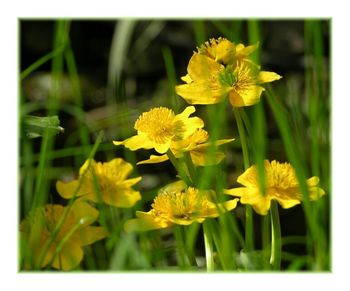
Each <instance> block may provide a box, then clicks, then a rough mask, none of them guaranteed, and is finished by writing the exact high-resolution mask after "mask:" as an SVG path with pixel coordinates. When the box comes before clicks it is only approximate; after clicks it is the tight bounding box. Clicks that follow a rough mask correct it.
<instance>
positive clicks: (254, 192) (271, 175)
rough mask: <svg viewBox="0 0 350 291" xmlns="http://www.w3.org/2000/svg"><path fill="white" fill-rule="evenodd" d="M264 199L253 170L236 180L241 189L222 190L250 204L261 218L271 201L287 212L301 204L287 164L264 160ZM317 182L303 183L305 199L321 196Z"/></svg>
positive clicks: (300, 197) (309, 180)
mask: <svg viewBox="0 0 350 291" xmlns="http://www.w3.org/2000/svg"><path fill="white" fill-rule="evenodd" d="M264 168H265V184H266V193H265V196H263V194H262V193H261V191H260V189H259V181H258V172H257V168H256V166H255V165H254V166H252V167H250V168H248V169H247V170H246V171H245V172H244V173H243V174H242V175H240V176H239V177H238V179H237V182H238V183H240V184H242V185H244V186H245V187H239V188H234V189H229V190H225V193H226V194H230V195H233V196H238V197H241V199H240V202H241V203H243V204H250V205H252V207H253V208H254V210H255V211H256V212H257V213H259V214H261V215H265V214H267V211H268V210H269V209H270V204H271V200H276V201H277V202H278V203H279V204H280V205H281V206H282V207H283V208H291V207H293V206H295V205H297V204H299V203H300V202H301V201H302V198H303V196H302V193H301V191H300V189H299V185H298V180H297V177H296V175H295V171H294V169H293V167H292V166H291V165H290V164H289V163H279V162H277V161H272V162H269V161H267V160H265V162H264ZM318 182H319V178H318V177H312V178H309V179H308V180H307V185H308V190H309V199H310V200H311V201H313V200H317V199H318V198H320V197H321V196H323V195H324V194H325V192H324V190H323V189H321V188H320V187H318V186H317V185H318Z"/></svg>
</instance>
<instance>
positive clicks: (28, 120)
mask: <svg viewBox="0 0 350 291" xmlns="http://www.w3.org/2000/svg"><path fill="white" fill-rule="evenodd" d="M23 125H24V131H25V134H26V135H27V136H28V137H29V138H36V137H40V136H43V135H44V133H45V131H46V132H47V133H48V134H49V135H55V134H58V133H60V132H64V128H62V127H61V126H60V120H59V119H58V116H57V115H54V116H44V117H39V116H32V115H27V116H25V117H24V118H23Z"/></svg>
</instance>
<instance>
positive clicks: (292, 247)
mask: <svg viewBox="0 0 350 291" xmlns="http://www.w3.org/2000/svg"><path fill="white" fill-rule="evenodd" d="M252 21H253V22H254V25H255V27H258V32H259V49H258V54H257V55H258V57H259V58H260V65H261V67H262V70H265V71H273V72H276V73H278V74H279V75H281V76H283V79H281V80H280V81H278V82H274V83H273V84H271V87H272V88H273V91H274V93H275V95H276V96H277V98H278V100H279V101H280V102H281V104H283V106H284V107H285V110H286V114H288V118H289V121H290V124H291V126H292V129H293V130H292V132H291V133H290V134H291V135H292V137H293V140H295V141H296V144H297V146H298V148H299V150H300V153H301V154H302V155H303V160H304V161H306V165H307V169H308V174H309V176H308V177H311V175H318V176H319V177H320V180H321V187H322V188H323V189H325V191H326V193H328V194H329V193H330V121H329V116H330V91H329V88H330V83H329V66H330V21H329V20H322V19H321V20H318V19H313V20H302V19H281V20H280V19H275V20H265V19H261V20H240V19H193V20H191V19H184V20H175V19H174V20H166V19H142V20H137V19H119V20H112V19H106V20H104V19H103V20H102V19H101V20H78V19H77V20H57V21H56V20H32V19H28V20H25V19H22V20H21V21H20V32H19V35H20V50H19V59H20V72H22V78H21V85H20V89H21V90H20V93H21V96H20V108H19V110H20V117H21V118H23V117H24V116H27V115H35V116H48V115H58V117H59V120H60V126H61V127H63V128H64V132H61V133H59V134H57V135H55V136H54V137H53V138H52V139H50V141H48V142H47V144H46V150H45V151H46V155H43V140H42V138H41V137H38V138H29V137H28V132H27V131H26V129H25V126H23V124H22V123H21V138H20V193H19V195H20V200H19V201H20V218H21V219H22V218H23V217H24V215H26V214H27V213H28V211H29V210H30V209H31V207H32V205H34V204H37V203H38V201H36V200H35V199H37V198H35V197H37V195H38V193H41V194H40V195H39V196H40V197H41V198H40V199H42V200H40V201H41V202H54V203H62V204H64V203H66V202H65V201H64V200H63V199H61V198H60V197H59V195H58V194H57V192H56V190H55V183H56V181H57V180H65V181H68V180H71V179H74V178H76V176H77V174H78V170H79V168H80V166H81V165H82V164H83V162H84V161H85V159H86V157H87V156H88V153H89V151H90V150H91V147H92V145H93V143H94V142H95V140H96V136H97V134H98V133H99V132H100V131H103V133H104V135H103V142H102V143H101V145H100V146H99V148H98V151H97V153H96V155H95V160H97V161H108V160H110V159H112V158H114V157H123V158H124V159H125V160H127V161H128V162H130V163H132V164H133V165H134V166H135V168H134V172H133V176H136V175H141V176H143V179H142V181H141V182H140V184H139V189H140V191H141V193H142V195H143V199H142V201H141V202H140V203H138V205H137V206H136V208H135V209H137V210H139V209H143V210H145V211H148V209H149V205H150V204H151V203H152V199H153V198H154V195H155V193H156V189H159V188H160V187H162V186H164V185H165V184H166V183H168V182H171V181H173V180H174V177H175V175H176V172H175V170H174V169H173V167H172V166H171V164H170V163H169V162H166V163H161V164H154V165H140V166H137V167H136V162H137V161H140V160H143V159H146V158H148V157H149V155H150V152H149V151H146V150H140V151H137V152H130V151H128V150H126V149H124V148H123V147H115V146H114V145H113V144H112V140H122V139H124V138H127V137H130V136H131V135H134V133H135V131H134V129H133V126H134V122H135V121H136V119H137V117H138V116H139V115H140V114H141V113H142V112H144V111H147V110H149V109H150V108H152V107H156V106H165V107H169V108H173V109H174V111H175V112H176V113H179V112H180V111H182V110H183V108H184V107H185V106H186V103H185V102H184V101H183V99H182V98H181V97H179V96H177V95H176V93H175V91H174V86H175V85H176V84H180V83H182V81H181V80H180V77H181V76H184V75H186V73H187V71H186V68H187V64H188V61H189V59H190V57H191V56H192V54H193V51H196V47H197V46H199V45H200V44H202V43H204V42H205V41H207V40H209V39H210V38H218V37H226V38H228V39H229V40H231V41H234V42H235V43H239V42H241V43H243V44H245V45H249V44H254V43H255V40H254V39H252V33H251V28H252V24H251V23H252ZM45 56H47V59H45ZM43 57H44V60H43V62H41V63H40V65H39V66H34V67H33V69H32V70H29V72H30V73H28V74H26V75H23V72H25V71H26V70H27V69H28V68H30V67H31V66H32V65H33V64H35V62H37V61H38V60H39V59H41V58H43ZM27 72H28V71H27ZM266 98H267V96H266V95H265V94H263V95H262V98H261V100H262V101H261V103H262V106H263V108H264V109H265V110H264V112H265V118H266V141H267V147H266V158H268V159H270V160H273V159H276V160H278V161H281V162H284V161H288V157H287V155H286V151H285V148H284V145H283V141H282V139H281V137H280V134H279V130H278V127H277V125H276V122H275V120H274V117H273V114H272V112H271V109H270V108H269V107H268V103H267V102H266V100H265V99H266ZM196 109H197V112H196V115H197V116H200V117H202V118H203V119H204V120H205V121H206V120H208V116H207V115H208V112H207V111H206V109H205V106H196ZM245 110H246V113H247V116H248V118H253V117H252V116H253V114H254V113H253V112H252V108H251V107H247V108H245ZM226 114H227V115H226V116H227V128H225V129H224V130H223V131H222V132H221V133H220V138H233V137H234V138H236V139H237V138H238V131H237V128H236V123H235V120H234V117H233V114H232V109H231V108H227V112H226ZM316 125H317V126H316ZM210 126H211V125H210V122H208V124H207V122H206V126H205V129H206V130H209V129H210ZM315 128H316V130H315ZM315 137H316V139H315ZM224 149H225V150H224V152H225V154H226V159H225V161H224V162H223V163H224V165H223V166H222V167H225V169H226V171H227V172H226V173H227V174H226V175H227V176H226V177H225V179H226V183H227V185H228V187H233V186H237V185H238V184H237V183H236V182H235V181H236V179H237V177H238V176H239V175H240V174H241V173H242V172H243V159H242V151H241V147H240V143H239V141H237V140H236V141H235V142H233V143H231V144H229V145H227V146H225V147H224ZM315 150H316V151H317V156H316V157H314V152H315ZM43 168H44V169H45V175H44V177H42V178H40V179H41V180H40V182H38V177H37V175H38V173H39V172H40V169H43ZM329 196H330V195H327V197H325V198H324V200H325V201H324V202H323V205H322V206H321V207H322V209H323V212H324V215H323V216H322V217H321V219H320V221H319V223H320V224H323V225H324V227H325V229H327V231H326V232H327V236H329V212H330V211H329ZM39 204H40V203H39ZM134 212H135V211H134V209H133V210H125V213H124V214H123V217H125V218H128V217H129V218H131V217H133V216H134ZM235 215H236V217H237V220H238V222H239V225H240V227H241V229H242V231H243V229H244V211H243V209H242V208H240V207H238V208H237V210H236V211H235ZM280 216H281V225H282V236H286V237H291V238H293V239H294V241H293V239H291V241H292V242H291V243H290V244H287V245H286V246H285V247H284V250H285V254H284V255H285V256H284V260H283V266H284V268H287V267H288V266H289V265H290V262H291V261H293V259H294V257H293V256H295V255H300V256H302V255H306V254H307V249H306V245H305V244H302V243H298V239H299V241H300V240H302V237H303V236H305V235H306V227H305V217H304V212H303V209H302V207H301V206H296V207H294V208H291V209H288V210H283V211H280ZM123 219H124V218H123ZM254 222H255V245H256V248H257V249H259V248H261V241H262V233H261V217H259V216H258V215H254ZM118 233H119V235H118V236H116V237H115V238H114V241H112V242H110V243H109V245H108V243H107V248H106V249H105V250H103V247H102V244H104V243H105V242H101V243H100V244H101V245H100V249H99V248H98V247H96V248H95V249H94V250H92V251H91V252H92V253H94V252H95V253H94V254H95V255H94V256H95V258H96V257H99V258H101V259H98V260H97V263H96V265H95V268H96V269H101V270H104V269H109V268H110V269H142V268H143V269H147V267H145V266H148V267H149V268H151V267H152V268H155V269H165V268H166V267H165V266H167V265H171V263H169V261H170V262H171V258H170V259H169V258H168V257H167V255H166V254H167V252H168V251H169V250H168V248H169V244H170V245H171V241H169V240H170V238H169V237H168V236H169V233H166V232H165V233H161V234H157V235H156V234H154V233H153V234H142V235H140V237H137V238H135V243H137V244H141V245H142V243H144V244H145V245H143V246H142V247H141V249H142V248H143V250H148V251H153V252H154V256H155V257H156V258H155V259H151V261H150V263H149V265H147V263H145V262H136V263H135V262H133V263H131V261H132V259H131V257H128V255H127V254H126V255H125V257H126V258H125V262H124V263H125V264H122V263H120V262H119V263H113V260H109V259H107V258H109V256H112V257H113V254H116V253H118V252H119V253H118V254H120V252H122V250H121V249H118V250H116V249H115V247H114V246H115V245H116V244H117V243H119V246H120V245H121V244H122V242H123V234H121V232H120V231H119V232H118ZM142 236H144V237H142ZM151 236H152V237H151ZM145 237H146V239H145ZM149 241H153V245H151V246H149V245H147V243H146V242H149ZM164 241H165V242H168V244H166V243H165V246H164V244H163V243H164ZM196 243H197V245H198V248H199V249H201V248H203V246H202V245H203V242H202V238H201V237H198V241H197V242H196ZM156 249H158V253H157V252H156ZM125 252H128V251H125ZM291 254H293V255H291ZM134 255H135V254H134ZM288 255H289V257H288ZM92 256H93V255H92ZM135 256H136V255H135ZM157 260H158V261H157ZM162 260H165V261H162ZM87 261H89V260H87ZM84 264H85V265H84ZM142 264H145V266H143V265H142ZM88 265H89V262H84V263H83V267H82V268H88ZM142 266H143V267H142ZM303 268H306V267H305V266H301V267H300V269H303Z"/></svg>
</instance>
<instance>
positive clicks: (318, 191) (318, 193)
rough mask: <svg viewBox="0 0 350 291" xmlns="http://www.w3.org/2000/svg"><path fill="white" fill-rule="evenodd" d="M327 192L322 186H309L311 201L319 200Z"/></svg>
mask: <svg viewBox="0 0 350 291" xmlns="http://www.w3.org/2000/svg"><path fill="white" fill-rule="evenodd" d="M325 194H326V192H325V191H324V190H323V189H322V188H320V187H310V188H309V198H310V200H311V201H315V200H318V199H319V198H321V197H322V196H324V195H325Z"/></svg>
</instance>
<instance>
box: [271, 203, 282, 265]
mask: <svg viewBox="0 0 350 291" xmlns="http://www.w3.org/2000/svg"><path fill="white" fill-rule="evenodd" d="M270 214H271V258H270V264H271V265H272V268H273V270H280V269H281V254H282V240H281V224H280V218H279V214H278V205H277V203H276V201H271V208H270Z"/></svg>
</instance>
